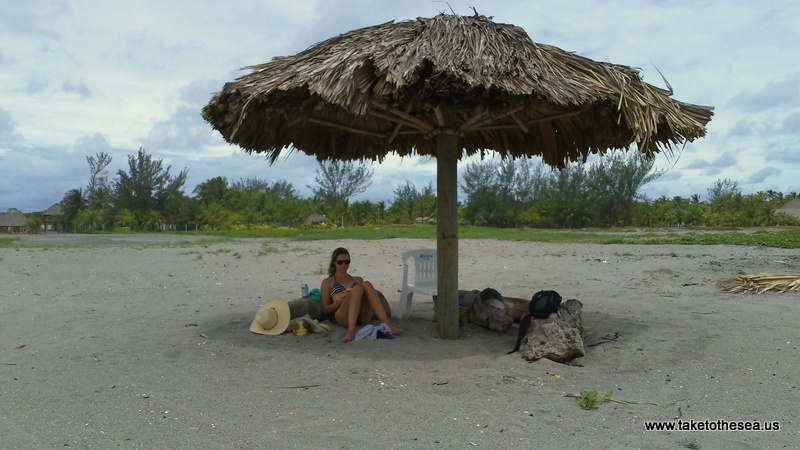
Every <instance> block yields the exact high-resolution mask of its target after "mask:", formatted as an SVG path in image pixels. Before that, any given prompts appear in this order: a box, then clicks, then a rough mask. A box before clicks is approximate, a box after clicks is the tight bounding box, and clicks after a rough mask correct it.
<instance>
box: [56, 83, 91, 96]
mask: <svg viewBox="0 0 800 450" xmlns="http://www.w3.org/2000/svg"><path fill="white" fill-rule="evenodd" d="M61 89H63V90H64V92H69V93H71V94H78V96H79V97H80V98H81V100H86V99H87V98H90V97H92V91H91V90H89V87H88V86H86V83H84V82H78V83H76V82H74V81H71V80H67V81H65V82H63V83H61Z"/></svg>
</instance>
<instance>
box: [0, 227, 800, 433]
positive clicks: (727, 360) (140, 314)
mask: <svg viewBox="0 0 800 450" xmlns="http://www.w3.org/2000/svg"><path fill="white" fill-rule="evenodd" d="M23 239H24V242H32V243H41V244H43V245H50V244H58V245H65V244H69V245H70V246H65V247H58V246H56V247H46V248H22V249H13V248H12V249H8V248H4V249H0V268H1V269H2V270H0V443H1V444H0V447H3V448H15V449H29V448H30V449H35V448H225V449H238V448H244V449H249V448H473V447H478V448H648V449H652V448H694V449H696V448H709V449H710V448H798V445H800V429H798V419H797V412H798V404H800V392H799V391H798V386H799V385H800V376H799V375H798V373H799V372H800V370H799V369H800V352H798V343H800V331H798V323H799V322H800V321H799V320H798V319H800V303H798V300H800V295H799V294H797V293H793V294H788V293H784V294H779V293H768V294H763V295H754V294H750V295H738V294H727V293H725V292H723V291H722V290H721V289H720V288H719V287H718V286H716V284H715V281H717V280H719V279H721V278H725V277H728V276H732V275H736V274H742V273H758V272H776V273H800V253H798V251H797V250H782V249H769V248H751V247H734V246H660V245H654V246H641V245H640V246H621V245H588V244H540V243H520V242H506V241H495V240H473V241H469V240H462V241H461V242H460V245H459V255H460V256H459V270H460V276H459V278H460V283H459V287H460V288H461V289H483V288H485V287H493V288H496V289H497V290H498V291H500V292H501V293H502V294H504V295H505V296H511V297H522V298H529V297H530V296H531V295H532V294H533V292H535V291H537V290H539V289H554V290H556V291H558V292H559V293H561V294H562V296H563V297H564V298H565V299H567V298H575V299H578V300H580V301H581V302H582V303H583V305H584V308H583V319H584V323H585V325H586V327H587V328H588V332H589V334H588V337H587V339H586V342H585V343H586V345H587V346H588V347H587V352H586V356H585V357H583V358H579V359H576V360H574V361H573V364H572V365H565V364H558V363H555V362H552V361H549V360H540V361H535V362H528V361H525V360H523V359H522V358H521V357H520V356H519V354H507V352H508V351H509V350H511V348H513V346H514V341H515V337H516V331H517V328H516V326H515V327H513V328H512V329H510V330H509V331H507V332H506V333H498V332H494V331H490V330H487V329H484V328H481V327H478V326H475V325H472V324H466V325H465V326H464V327H463V328H462V332H461V338H460V339H458V340H443V339H439V338H437V336H436V323H435V322H434V321H433V310H432V300H431V298H430V297H424V296H422V297H419V296H415V301H414V304H413V311H412V315H411V317H410V318H406V319H403V320H398V321H397V322H396V325H398V326H400V327H402V328H404V329H405V330H406V333H405V334H404V335H403V336H401V337H398V338H397V339H394V340H378V341H355V342H351V343H347V344H344V343H341V342H340V339H341V337H342V336H343V335H344V329H343V328H341V327H338V326H335V327H334V331H333V332H332V333H330V334H327V335H326V334H313V335H308V336H303V337H298V336H295V335H293V334H283V335H281V336H277V337H270V336H263V335H257V334H253V333H251V332H250V331H249V330H248V327H249V325H250V322H251V321H252V320H253V317H254V314H255V312H256V310H257V309H258V307H259V306H261V304H262V303H263V302H264V301H265V300H266V299H268V298H270V297H272V296H275V295H280V296H284V297H286V298H287V299H293V298H297V297H298V296H299V294H300V284H301V283H308V284H309V285H310V286H311V287H312V288H313V287H317V286H319V283H320V281H321V280H322V278H323V275H322V274H321V273H322V272H321V270H324V267H325V266H326V264H327V260H328V258H329V255H330V252H331V250H332V249H333V248H334V247H336V246H339V245H341V246H344V247H347V248H348V249H349V250H350V253H351V256H352V259H353V264H352V269H351V273H353V274H356V275H360V276H363V277H365V278H366V279H368V280H370V281H372V282H373V283H374V284H375V285H376V287H378V288H379V289H380V290H381V291H383V292H384V294H385V295H386V297H387V298H388V299H389V300H390V303H391V305H392V306H393V307H396V306H397V302H398V301H399V288H400V284H401V278H402V266H401V262H400V254H401V253H402V252H404V251H406V250H409V249H412V248H416V247H431V246H434V247H435V242H434V241H430V240H409V239H391V240H381V241H341V242H332V241H323V242H294V241H289V240H280V239H268V240H239V241H234V242H225V243H218V244H212V245H209V244H207V243H204V242H202V241H201V242H200V244H201V245H197V244H195V245H190V244H178V245H176V242H177V241H185V240H186V239H187V238H185V237H180V236H173V235H153V236H131V237H125V236H71V235H46V236H25V237H23ZM59 243H62V244H59ZM608 338H614V340H610V341H609V340H608ZM593 344H596V345H593ZM585 390H597V391H599V392H601V393H605V392H606V391H608V390H612V391H613V397H612V398H613V399H616V400H620V401H623V402H630V403H603V404H601V405H600V406H599V408H597V409H594V410H591V411H587V410H583V409H581V408H580V407H579V406H578V405H577V404H576V403H575V401H574V399H572V398H569V397H566V395H568V394H578V393H579V392H581V391H585ZM677 419H681V420H683V421H687V422H688V421H690V420H693V421H695V422H705V421H711V422H717V421H719V420H725V421H728V422H735V421H746V422H748V423H758V424H760V425H763V424H764V423H765V422H770V423H771V422H779V424H780V430H779V431H646V430H645V427H644V422H645V421H670V422H675V421H677Z"/></svg>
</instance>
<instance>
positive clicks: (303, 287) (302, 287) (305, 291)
mask: <svg viewBox="0 0 800 450" xmlns="http://www.w3.org/2000/svg"><path fill="white" fill-rule="evenodd" d="M300 295H302V296H303V297H308V285H307V284H305V283H303V284H301V285H300Z"/></svg>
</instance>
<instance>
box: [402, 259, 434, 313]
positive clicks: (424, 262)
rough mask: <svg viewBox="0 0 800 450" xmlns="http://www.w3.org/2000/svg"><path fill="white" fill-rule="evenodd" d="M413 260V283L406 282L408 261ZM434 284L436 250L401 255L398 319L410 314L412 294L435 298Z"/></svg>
mask: <svg viewBox="0 0 800 450" xmlns="http://www.w3.org/2000/svg"><path fill="white" fill-rule="evenodd" d="M411 258H413V259H414V281H413V283H409V280H408V276H409V274H408V272H409V270H408V260H409V259H411ZM436 290H437V282H436V250H435V249H432V248H418V249H416V250H411V251H408V252H405V253H403V288H402V290H401V291H400V307H399V308H398V315H397V317H398V318H402V317H403V316H407V315H408V314H409V313H410V312H411V297H412V296H413V295H414V293H417V294H423V295H430V296H435V295H436Z"/></svg>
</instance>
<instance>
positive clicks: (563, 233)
mask: <svg viewBox="0 0 800 450" xmlns="http://www.w3.org/2000/svg"><path fill="white" fill-rule="evenodd" d="M86 159H87V162H88V164H89V181H88V183H87V185H86V187H85V188H80V187H78V188H74V189H70V190H69V191H67V192H66V193H65V194H64V196H63V198H62V199H61V202H60V204H61V206H62V215H61V216H55V217H56V218H55V219H53V218H52V217H51V218H50V220H51V222H50V223H49V224H48V226H49V227H52V228H51V229H60V230H67V231H72V232H82V233H105V232H145V231H149V232H184V233H188V232H195V233H197V232H202V233H208V234H215V235H219V236H230V237H232V238H240V237H288V238H292V239H297V240H317V239H339V238H362V239H387V238H388V239H391V238H415V237H418V238H435V231H434V230H435V224H436V216H437V211H436V210H437V207H438V201H437V193H436V188H435V186H434V183H431V182H428V184H426V185H423V186H417V185H415V184H414V183H413V182H412V181H410V180H398V184H397V185H396V189H395V190H394V191H393V192H391V193H388V192H387V194H389V195H387V197H391V198H387V199H386V200H382V201H377V202H376V201H369V200H358V201H351V199H352V198H353V197H354V196H356V195H358V194H359V193H363V192H367V190H368V188H369V187H370V185H371V178H372V174H373V172H372V171H371V170H369V169H367V167H366V166H365V165H364V164H363V163H359V162H335V161H323V162H320V165H319V169H318V170H317V172H316V174H317V176H316V179H315V184H314V185H313V186H308V187H309V188H310V189H311V191H312V192H313V195H312V196H311V197H310V198H302V197H301V196H300V194H299V193H298V191H297V190H296V189H295V187H294V186H293V185H292V183H291V182H288V181H285V180H263V179H257V178H250V179H241V180H239V181H233V182H230V181H229V180H228V179H227V178H225V177H220V176H216V177H212V178H210V179H208V180H206V181H204V182H201V183H200V184H198V185H197V187H196V188H195V189H194V190H193V192H192V194H193V195H191V196H190V195H186V194H185V193H184V190H183V186H184V184H185V182H186V180H187V176H188V175H187V174H188V172H187V170H186V169H184V170H183V171H181V172H179V173H178V174H177V175H172V174H170V167H169V166H165V165H164V164H163V162H162V161H161V160H159V159H156V158H153V157H152V156H151V155H149V154H147V153H146V152H145V150H144V149H139V151H138V153H136V154H135V155H130V156H129V157H128V170H127V171H123V170H119V171H118V172H117V174H116V177H115V178H113V179H112V178H110V177H109V176H108V175H107V172H106V168H107V167H108V165H109V164H110V162H111V158H110V157H109V156H108V155H107V154H105V153H102V152H101V153H99V154H97V155H96V156H94V157H92V156H89V157H86ZM662 174H663V172H662V171H659V170H655V169H654V166H653V160H648V159H646V158H643V157H642V156H641V155H640V154H638V153H635V152H634V153H631V152H628V153H625V152H616V151H615V152H609V153H608V154H606V155H604V156H602V157H598V158H594V159H592V160H591V161H589V162H587V163H568V164H567V165H566V166H565V167H564V168H562V169H553V168H550V167H549V166H546V165H544V164H543V163H541V161H538V160H534V159H530V158H522V159H501V160H487V161H479V162H474V163H470V164H467V165H466V166H465V167H464V168H463V169H462V170H461V173H460V174H459V188H460V191H461V192H460V194H463V197H460V201H459V204H458V208H457V214H458V221H459V224H460V230H459V236H460V237H462V238H473V239H481V238H500V239H518V240H535V241H541V242H575V241H579V242H599V243H606V244H622V245H627V244H647V243H651V244H673V243H674V244H700V245H717V244H729V245H755V246H775V247H784V248H796V247H797V246H798V233H797V230H798V227H800V218H798V215H797V214H796V210H793V209H786V210H781V209H780V208H782V207H784V206H787V204H788V203H789V202H791V201H792V200H794V199H795V197H796V196H797V193H796V192H790V193H788V194H784V193H781V192H776V191H772V190H769V191H759V192H756V193H753V194H747V195H746V194H743V193H742V192H741V189H740V188H739V185H738V183H737V182H736V181H734V180H730V179H724V180H717V181H715V182H714V183H713V184H712V185H711V186H710V187H709V188H708V189H707V191H706V193H705V195H701V194H692V195H690V196H688V197H685V198H684V197H680V196H675V197H669V196H666V195H664V196H661V197H659V198H655V199H650V198H647V197H645V196H643V195H641V194H640V192H641V190H642V187H643V186H645V185H647V184H648V183H650V182H651V181H653V180H655V179H658V177H660V176H661V175H662ZM37 214H40V213H28V214H26V216H28V217H29V218H32V217H34V216H35V215H37ZM312 218H313V219H312ZM53 221H54V222H53ZM41 227H42V226H41V225H38V222H31V223H30V224H29V225H28V226H27V228H28V229H29V230H34V231H32V232H35V231H37V230H39V229H40V228H41ZM357 236H359V237H357Z"/></svg>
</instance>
